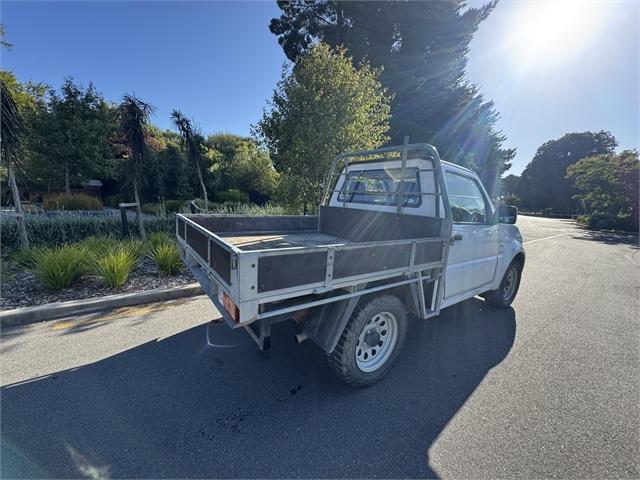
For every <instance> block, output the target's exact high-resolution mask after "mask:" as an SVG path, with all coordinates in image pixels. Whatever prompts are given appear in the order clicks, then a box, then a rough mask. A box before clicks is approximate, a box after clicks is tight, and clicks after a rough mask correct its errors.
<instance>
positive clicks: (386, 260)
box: [176, 142, 525, 386]
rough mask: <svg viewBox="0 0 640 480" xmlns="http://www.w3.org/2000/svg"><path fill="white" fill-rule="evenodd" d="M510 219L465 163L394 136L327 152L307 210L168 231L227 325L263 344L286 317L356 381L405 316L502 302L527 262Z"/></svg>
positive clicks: (190, 219) (388, 356)
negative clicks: (391, 140) (319, 185)
mask: <svg viewBox="0 0 640 480" xmlns="http://www.w3.org/2000/svg"><path fill="white" fill-rule="evenodd" d="M339 165H340V166H341V169H340V171H339V173H338V166H339ZM516 218H517V210H516V208H515V207H509V206H498V207H497V208H496V207H495V206H494V205H493V204H492V202H491V199H490V197H489V195H488V194H487V192H486V191H485V189H484V187H483V185H482V182H481V181H480V179H479V178H478V176H477V175H476V174H475V173H474V172H472V171H471V170H468V169H466V168H463V167H460V166H458V165H454V164H451V163H447V162H443V161H441V160H440V157H439V156H438V152H437V151H436V149H435V148H434V147H433V146H431V145H429V144H408V142H405V144H404V145H402V146H399V147H388V148H381V149H377V150H371V151H366V152H357V153H349V154H344V155H340V156H338V157H337V158H336V159H335V161H334V162H333V165H332V168H331V171H330V172H329V174H328V176H327V180H326V182H325V192H324V195H323V198H322V201H321V204H320V207H319V214H318V215H317V216H257V215H210V214H191V215H189V214H180V215H178V216H177V219H176V234H177V237H178V242H179V244H180V250H181V254H182V257H183V259H184V261H185V262H186V264H187V265H188V266H189V268H190V269H191V271H192V272H193V273H194V275H195V276H196V278H197V279H198V281H199V282H200V283H201V284H202V286H203V288H204V290H205V292H206V293H207V294H208V295H209V296H210V297H211V299H212V300H213V302H214V303H215V305H216V306H217V308H218V309H219V311H220V312H221V313H222V316H223V318H224V320H225V321H226V323H227V324H228V325H229V326H230V327H232V328H244V329H246V330H247V332H248V333H249V334H250V335H251V337H252V338H253V339H254V340H255V341H256V343H257V344H258V346H259V348H260V349H262V350H268V349H269V348H270V346H271V327H272V325H273V324H275V323H278V322H281V321H286V320H293V321H294V322H296V324H297V325H298V329H299V332H300V333H298V335H296V339H297V341H299V342H300V341H303V340H306V339H311V340H312V341H314V342H315V343H316V344H318V345H319V346H320V348H322V349H323V350H324V351H325V352H326V353H327V357H328V359H329V363H330V365H331V366H332V368H333V369H334V370H335V371H336V373H337V374H338V376H339V377H340V378H341V379H342V380H343V381H345V382H346V383H348V384H350V385H353V386H365V385H369V384H371V383H373V382H376V381H377V380H379V379H381V378H382V377H383V376H384V375H385V374H386V373H387V372H388V371H389V370H390V368H391V366H392V364H393V362H394V360H395V358H396V357H397V356H398V354H399V352H400V350H401V348H402V345H403V342H404V338H405V336H406V335H407V334H408V333H407V330H408V328H409V322H408V321H407V317H408V314H409V313H411V314H413V315H414V316H416V317H418V319H422V320H426V319H428V318H430V317H432V316H435V315H438V314H439V313H440V310H441V309H442V308H446V307H449V306H451V305H454V304H456V303H459V302H462V301H464V300H467V299H469V298H471V297H473V296H476V295H481V296H482V297H484V298H485V300H486V301H487V302H488V303H489V304H491V305H492V306H495V307H498V308H506V307H508V306H509V305H510V304H511V302H513V299H514V298H515V296H516V294H517V292H518V287H519V284H520V278H521V274H522V269H523V267H524V260H525V255H524V249H523V246H522V237H521V235H520V232H519V231H518V227H517V226H516V225H515V222H516ZM417 321H420V320H417ZM409 334H410V332H409Z"/></svg>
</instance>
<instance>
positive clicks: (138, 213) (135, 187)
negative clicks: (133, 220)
mask: <svg viewBox="0 0 640 480" xmlns="http://www.w3.org/2000/svg"><path fill="white" fill-rule="evenodd" d="M133 199H134V201H135V202H136V217H137V218H138V233H139V234H140V238H142V239H143V240H146V239H147V234H146V233H145V231H144V222H143V221H142V209H141V208H140V197H139V196H138V180H136V179H134V180H133Z"/></svg>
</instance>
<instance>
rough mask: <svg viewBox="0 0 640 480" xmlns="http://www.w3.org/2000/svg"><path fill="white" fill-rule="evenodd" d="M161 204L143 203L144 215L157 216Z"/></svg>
mask: <svg viewBox="0 0 640 480" xmlns="http://www.w3.org/2000/svg"><path fill="white" fill-rule="evenodd" d="M158 208H159V204H157V203H143V204H142V206H141V207H140V210H142V213H146V214H147V215H156V214H157V213H158Z"/></svg>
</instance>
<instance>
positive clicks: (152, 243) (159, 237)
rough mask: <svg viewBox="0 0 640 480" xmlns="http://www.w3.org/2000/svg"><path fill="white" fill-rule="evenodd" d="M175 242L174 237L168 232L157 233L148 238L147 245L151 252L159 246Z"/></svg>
mask: <svg viewBox="0 0 640 480" xmlns="http://www.w3.org/2000/svg"><path fill="white" fill-rule="evenodd" d="M173 242H174V238H173V235H171V234H169V233H167V232H156V233H152V234H151V235H148V236H147V245H148V249H149V250H152V249H153V248H155V247H157V246H158V245H165V244H167V243H173Z"/></svg>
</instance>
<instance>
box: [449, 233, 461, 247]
mask: <svg viewBox="0 0 640 480" xmlns="http://www.w3.org/2000/svg"><path fill="white" fill-rule="evenodd" d="M460 240H462V234H460V233H454V234H453V235H452V236H451V245H453V244H454V243H456V242H457V241H460Z"/></svg>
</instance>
